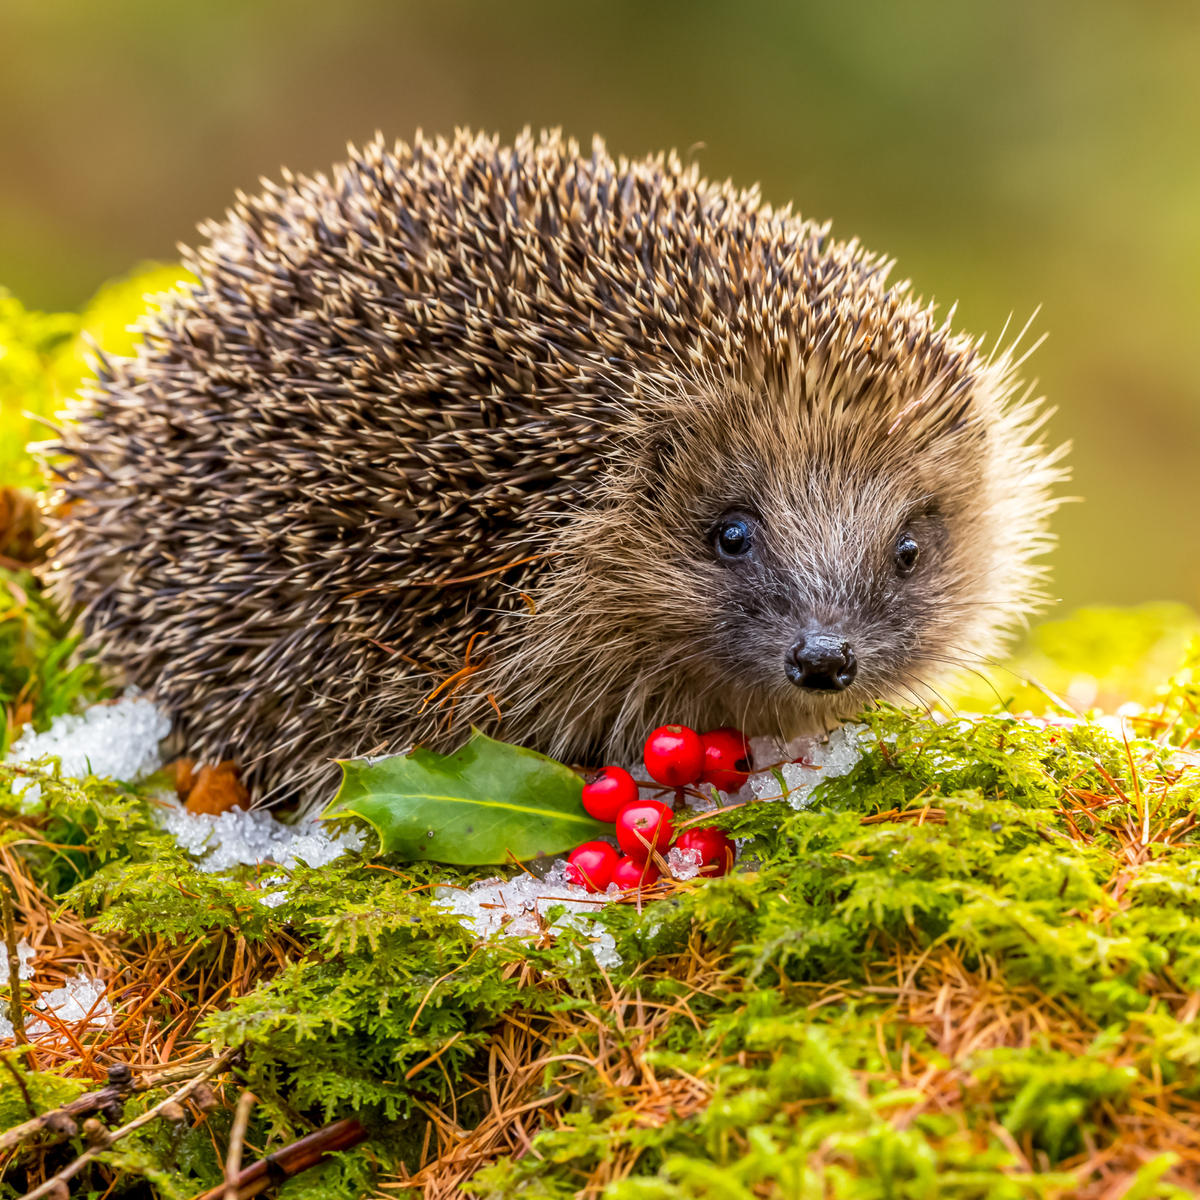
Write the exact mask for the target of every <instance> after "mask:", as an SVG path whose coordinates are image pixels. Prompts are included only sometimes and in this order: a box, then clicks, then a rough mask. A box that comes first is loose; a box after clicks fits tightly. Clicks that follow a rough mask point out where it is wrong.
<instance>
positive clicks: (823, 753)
mask: <svg viewBox="0 0 1200 1200" xmlns="http://www.w3.org/2000/svg"><path fill="white" fill-rule="evenodd" d="M871 740H872V734H871V732H870V730H869V729H867V727H866V726H865V725H843V726H841V728H839V729H835V730H834V731H833V732H832V733H831V734H830V735H829V738H828V740H827V741H819V740H818V739H816V738H799V739H797V740H796V741H794V742H791V743H789V744H788V745H787V746H786V747H784V748H783V755H780V757H783V756H791V757H794V758H798V759H799V760H800V761H798V762H785V763H784V764H783V766H782V767H780V768H779V771H780V774H782V775H783V780H784V785H785V789H784V791H783V792H781V791H780V788H779V780H778V779H777V778H776V777H775V774H774V772H771V771H764V772H762V773H761V774H758V775H752V776H751V778H750V787H751V789H752V790H753V792H754V795H755V797H756V798H757V799H759V800H780V799H785V800H787V802H788V803H789V804H790V805H791V806H792V807H793V808H795V809H801V808H807V807H808V806H809V805H810V804H811V803H812V793H813V789H814V788H815V787H816V786H817V784H819V783H821V782H822V781H823V780H825V779H836V778H837V777H838V776H840V775H848V774H849V773H850V772H851V771H852V770H853V769H854V766H855V764H856V763H857V762H858V760H859V759H860V758H862V756H863V750H864V749H865V748H866V746H867V745H868V744H869V743H870V741H871ZM754 741H755V742H758V741H769V739H758V738H756V739H754ZM751 745H752V747H753V748H754V761H755V763H756V764H757V763H759V762H770V761H772V760H771V758H770V757H769V755H770V754H771V750H770V748H769V747H763V748H762V749H763V752H762V756H761V757H760V751H759V747H758V746H755V745H754V742H752V743H751ZM797 750H798V751H799V753H795V754H794V753H793V752H794V751H797ZM774 761H779V760H778V758H776V759H775V760H774Z"/></svg>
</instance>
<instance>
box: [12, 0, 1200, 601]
mask: <svg viewBox="0 0 1200 1200" xmlns="http://www.w3.org/2000/svg"><path fill="white" fill-rule="evenodd" d="M464 124H465V125H471V126H475V127H481V128H484V129H487V130H491V131H499V132H500V133H501V134H502V135H503V136H504V137H506V138H510V137H512V135H513V134H515V133H516V132H517V131H518V130H519V129H520V128H521V127H522V126H524V125H526V124H530V125H533V126H534V127H539V126H548V125H561V126H562V127H563V128H564V129H565V131H566V132H568V133H569V134H572V135H575V136H577V137H579V138H581V139H589V138H590V137H591V135H592V134H593V133H594V132H599V133H602V134H603V135H604V136H605V137H606V138H607V140H608V143H609V146H610V148H611V149H612V150H613V151H614V152H616V153H619V154H625V155H630V156H632V155H640V154H644V153H647V152H650V151H656V150H659V149H663V148H668V147H677V148H678V149H679V150H680V151H681V153H684V152H685V153H690V154H692V155H696V156H698V157H699V161H700V163H701V166H702V168H703V170H704V172H705V173H707V174H709V175H711V176H718V177H724V176H732V177H733V178H734V179H735V180H736V181H737V182H738V183H740V184H751V183H754V182H755V181H758V182H760V183H761V185H762V188H763V192H764V194H765V196H766V198H767V200H768V201H770V202H771V203H778V204H783V203H786V202H788V201H794V202H795V203H796V205H797V207H798V208H799V209H800V211H801V212H803V213H804V214H805V215H806V216H811V217H817V218H821V219H832V221H833V227H834V232H835V234H837V235H840V236H842V237H851V236H857V237H859V238H861V239H862V240H863V241H864V242H865V243H866V244H867V245H868V246H870V247H872V248H873V249H877V250H879V251H882V252H885V253H887V254H889V255H892V256H895V257H896V258H897V260H898V267H897V269H896V274H895V276H894V277H895V278H904V277H910V278H912V279H913V281H914V283H915V285H916V289H917V291H919V292H920V293H922V294H924V295H926V296H934V297H936V298H937V299H938V301H939V303H942V304H944V305H949V304H950V303H951V302H954V301H957V302H958V318H957V320H958V323H959V324H960V325H961V326H962V327H964V328H967V329H970V330H971V331H973V332H976V333H980V332H983V331H990V332H991V333H992V334H993V335H994V334H998V333H999V332H1000V330H1001V328H1002V327H1003V326H1004V324H1005V322H1006V321H1007V320H1008V318H1009V316H1010V314H1011V315H1012V317H1013V318H1014V322H1015V325H1016V326H1017V327H1020V326H1021V325H1023V324H1024V323H1025V321H1026V320H1027V319H1028V318H1029V317H1030V316H1032V315H1033V314H1034V312H1035V310H1039V306H1040V311H1038V313H1037V316H1036V318H1035V320H1034V323H1033V326H1032V330H1033V336H1032V337H1031V338H1030V341H1032V340H1033V338H1034V337H1036V336H1040V335H1041V334H1043V333H1046V334H1048V335H1049V336H1048V338H1047V340H1046V342H1045V344H1044V345H1043V346H1042V347H1041V348H1040V349H1038V350H1037V352H1036V353H1035V354H1034V355H1033V357H1032V358H1031V360H1030V362H1029V364H1028V367H1027V369H1028V371H1029V373H1030V374H1031V375H1036V376H1037V377H1038V378H1039V380H1040V383H1039V388H1040V390H1042V391H1044V392H1045V393H1046V394H1047V395H1048V396H1049V398H1050V400H1051V402H1052V403H1053V404H1055V405H1057V406H1058V412H1057V414H1056V415H1055V417H1054V418H1053V421H1052V424H1051V436H1052V437H1053V438H1054V439H1056V440H1060V441H1061V440H1066V439H1068V438H1070V439H1072V440H1073V441H1074V444H1075V449H1074V453H1073V455H1072V462H1073V465H1074V471H1075V479H1074V481H1073V483H1072V485H1071V486H1070V488H1069V489H1067V490H1068V491H1070V492H1071V493H1074V494H1077V495H1079V496H1081V497H1083V503H1080V504H1072V505H1069V506H1067V507H1066V508H1064V509H1063V510H1062V511H1061V513H1060V515H1059V516H1058V517H1057V518H1056V521H1055V527H1056V529H1057V532H1058V534H1059V537H1060V547H1059V549H1058V551H1057V552H1056V555H1055V561H1054V583H1053V585H1052V587H1053V594H1054V596H1055V597H1061V598H1062V601H1063V605H1064V608H1070V607H1072V606H1075V605H1078V604H1083V603H1095V602H1103V603H1120V604H1130V603H1137V602H1140V601H1146V600H1171V601H1182V602H1186V603H1188V604H1192V605H1196V604H1197V603H1198V602H1200V520H1198V517H1197V513H1196V507H1197V506H1196V502H1195V498H1196V493H1197V480H1196V470H1195V464H1196V461H1197V455H1198V452H1200V7H1198V6H1196V5H1195V4H1190V3H1182V2H1180V3H1172V2H1168V0H1136V2H1133V0H1131V2H1128V3H1120V2H1118V0H1077V2H1074V3H1071V2H1062V0H1006V2H1004V3H1000V2H996V3H990V2H989V3H985V2H974V0H973V2H971V3H963V2H962V0H911V2H910V0H847V2H845V3H837V4H830V3H827V2H795V0H793V2H790V3H788V2H783V0H738V2H737V3H731V2H726V3H715V2H705V0H669V2H660V0H629V2H620V3H613V2H605V3H601V2H598V0H570V2H552V0H505V2H504V3H497V2H496V0H478V2H477V0H431V2H420V3H405V2H401V0H388V2H384V0H337V2H336V3H330V2H329V0H323V2H321V3H314V2H310V0H286V2H283V0H204V2H203V3H198V2H190V3H189V2H187V0H109V2H108V3H104V4H101V3H97V2H96V0H54V2H53V3H48V2H47V0H0V285H3V286H6V287H7V288H8V289H9V290H10V291H11V293H12V294H13V296H15V297H16V298H17V299H19V300H20V301H21V302H22V303H23V304H24V305H25V306H26V307H28V308H36V309H43V310H47V311H56V310H70V309H79V308H81V307H83V306H84V305H86V303H87V302H88V299H89V297H90V296H91V295H92V294H93V293H94V292H95V291H96V289H97V288H98V287H99V286H100V285H101V284H102V283H103V282H104V281H105V280H108V279H110V278H112V277H114V276H120V275H121V274H123V273H126V272H128V271H129V270H130V269H131V268H132V267H133V266H134V265H135V264H137V263H139V262H141V261H144V260H159V261H167V260H170V259H171V258H173V257H174V256H175V254H176V251H175V245H176V243H177V242H178V241H180V240H185V241H193V240H195V238H196V233H195V225H196V223H197V222H198V221H200V220H202V219H204V218H206V217H210V216H216V215H220V214H221V213H222V212H223V211H224V209H225V207H226V206H227V205H228V203H229V202H230V200H231V198H232V196H233V193H234V191H235V189H237V188H242V189H246V190H249V189H253V188H255V187H256V185H257V180H258V178H259V176H261V175H264V174H266V175H277V173H278V169H279V167H280V165H281V164H285V165H287V166H289V167H291V168H292V169H294V170H297V171H306V172H311V171H316V170H321V169H325V168H327V167H328V166H329V164H330V163H332V162H333V161H336V160H337V159H338V158H339V157H341V155H342V154H343V150H344V146H345V143H346V141H347V140H352V141H355V142H361V141H363V140H365V139H367V138H369V137H370V136H371V135H372V134H373V133H374V131H375V130H376V129H380V130H382V131H383V132H384V133H385V134H387V135H388V136H389V137H397V136H398V137H404V138H410V137H411V136H412V134H413V132H414V130H415V129H417V128H418V127H421V128H423V129H424V130H425V131H426V132H428V133H438V132H441V133H449V132H450V131H452V130H453V128H454V127H455V126H456V125H464ZM1059 611H1062V609H1060V610H1059Z"/></svg>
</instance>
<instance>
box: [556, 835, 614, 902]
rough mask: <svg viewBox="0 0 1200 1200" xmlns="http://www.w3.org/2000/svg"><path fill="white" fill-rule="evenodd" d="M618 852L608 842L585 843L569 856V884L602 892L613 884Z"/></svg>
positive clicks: (567, 871) (567, 873)
mask: <svg viewBox="0 0 1200 1200" xmlns="http://www.w3.org/2000/svg"><path fill="white" fill-rule="evenodd" d="M616 865H617V852H616V851H615V850H614V849H613V848H612V847H611V846H610V845H609V844H608V843H607V842H584V843H583V845H582V846H576V847H575V849H574V850H572V851H571V853H570V854H568V855H567V870H566V875H567V882H568V883H574V884H579V885H581V886H582V887H585V888H587V890H588V891H589V892H602V891H604V889H605V888H606V887H608V885H609V884H610V883H611V882H612V873H613V867H615V866H616Z"/></svg>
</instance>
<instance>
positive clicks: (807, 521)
mask: <svg viewBox="0 0 1200 1200" xmlns="http://www.w3.org/2000/svg"><path fill="white" fill-rule="evenodd" d="M853 487H857V488H858V489H859V490H858V492H857V493H853V492H852V491H851V490H850V489H851V488H853ZM914 491H915V489H913V488H912V486H911V481H908V482H907V483H906V482H905V481H903V480H901V479H889V478H886V477H881V476H876V477H874V478H870V479H860V480H858V481H856V482H853V483H843V484H841V485H840V486H838V487H836V488H835V489H834V492H833V493H832V494H831V496H830V497H829V501H830V502H829V503H824V504H822V503H821V502H819V501H818V502H816V503H814V498H813V496H812V493H811V490H810V492H809V494H808V496H807V499H806V502H804V503H798V502H797V500H796V499H795V498H794V497H788V498H784V499H783V500H782V502H779V501H778V499H777V498H776V502H775V503H772V499H773V498H772V497H771V496H770V494H769V493H768V492H766V490H765V489H764V490H763V492H760V498H759V500H758V502H757V503H756V504H755V505H753V511H751V507H752V506H751V505H750V504H744V505H739V506H738V507H737V508H734V509H730V510H727V511H725V512H723V513H722V514H721V515H720V516H719V517H718V518H717V520H716V521H715V522H713V523H712V525H711V526H710V527H709V528H708V529H707V530H706V537H705V542H706V544H707V546H708V547H709V554H710V562H711V566H713V567H715V568H716V570H715V571H713V570H712V569H711V568H710V567H709V566H708V564H703V565H702V563H701V561H700V560H698V561H697V563H696V566H697V568H699V570H700V571H701V572H702V573H703V580H704V582H703V584H702V585H701V586H703V587H707V588H709V589H711V594H712V596H713V597H714V601H715V603H714V605H713V607H714V609H715V610H716V613H717V614H718V615H717V620H716V623H715V625H714V627H713V629H712V630H711V631H710V632H708V633H707V634H700V635H699V636H700V640H702V641H705V642H707V643H708V644H709V646H710V649H711V653H712V657H713V661H714V662H716V663H720V664H721V666H722V674H724V675H725V676H726V678H727V680H728V684H729V687H730V691H731V694H736V695H737V696H738V698H739V700H740V702H741V704H742V706H743V707H744V708H745V709H746V711H747V712H750V711H755V710H758V711H759V712H761V711H762V710H763V709H764V708H766V709H768V710H769V709H774V710H776V711H777V712H778V714H779V718H778V720H777V721H774V720H770V719H768V720H767V721H766V723H767V724H776V723H778V724H780V725H782V726H783V730H782V731H786V730H788V729H789V728H791V727H792V726H794V725H795V724H796V722H797V720H798V719H802V718H805V717H812V718H816V719H818V720H820V719H822V718H824V717H825V716H826V715H828V716H830V717H834V718H836V717H838V716H844V715H846V714H847V713H849V712H852V711H854V710H855V709H857V708H859V707H861V705H862V704H863V703H864V702H867V701H869V700H872V699H875V698H879V697H892V696H897V695H899V696H904V695H908V696H910V697H911V696H912V695H913V694H914V693H915V694H918V695H919V694H921V692H920V689H922V688H923V687H924V686H925V685H926V683H927V678H928V675H929V673H930V669H931V668H932V667H935V666H937V667H942V666H944V665H945V660H946V659H949V658H953V657H955V656H956V654H955V646H954V630H955V629H957V630H959V631H960V632H961V629H962V624H961V622H954V621H947V620H946V619H945V617H946V615H947V614H948V613H949V612H950V611H951V610H952V609H954V608H955V600H954V594H955V593H956V592H958V591H960V590H961V589H962V587H963V586H964V584H965V580H964V579H963V573H962V570H961V565H962V564H961V563H960V561H959V559H958V558H957V557H956V555H955V553H954V549H955V547H956V546H959V545H962V544H964V543H970V542H971V541H972V540H974V539H973V538H972V536H971V531H970V529H969V528H967V525H968V522H967V521H964V519H963V518H964V515H965V514H963V513H961V512H960V511H957V510H952V511H951V512H950V513H947V512H946V511H944V510H943V508H942V507H940V506H938V504H937V503H936V501H935V500H934V499H932V498H931V497H930V496H929V495H928V494H927V493H923V494H920V495H915V494H914ZM848 522H849V523H850V524H849V525H848V524H847V523H848ZM851 526H852V527H851ZM697 582H698V583H699V582H700V579H699V578H698V580H697ZM698 634H699V631H698ZM932 660H942V661H940V662H937V663H935V662H934V661H932ZM803 723H811V722H803Z"/></svg>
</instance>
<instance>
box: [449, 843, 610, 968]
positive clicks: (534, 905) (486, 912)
mask: <svg viewBox="0 0 1200 1200" xmlns="http://www.w3.org/2000/svg"><path fill="white" fill-rule="evenodd" d="M610 890H613V891H615V890H616V889H610ZM435 894H436V896H437V899H438V900H439V901H441V902H442V903H443V904H445V905H446V906H447V907H448V908H449V909H450V911H451V912H453V913H456V914H457V915H458V916H460V917H462V918H463V922H464V924H466V925H467V926H468V928H470V930H471V932H472V933H473V934H474V935H475V936H476V937H478V938H480V939H487V938H490V937H493V936H494V935H496V934H503V936H504V937H520V938H533V937H537V936H539V935H540V934H541V933H542V932H543V931H544V930H545V929H546V928H555V929H576V930H578V931H579V932H580V933H582V934H584V935H585V936H586V937H588V938H590V939H591V943H592V945H591V949H592V954H593V955H594V956H595V959H596V962H598V963H599V964H600V966H602V967H604V968H605V969H608V968H610V967H616V966H620V964H621V962H622V959H621V956H620V954H618V953H617V943H616V940H615V939H614V938H613V936H612V934H611V933H609V932H608V931H607V930H606V929H605V928H604V927H603V926H602V925H600V924H598V923H597V922H596V921H594V920H591V919H590V916H591V914H593V913H595V912H596V911H598V910H599V909H600V908H601V907H602V906H603V905H605V904H607V903H608V898H607V896H600V895H598V894H596V893H589V892H588V891H587V889H586V888H583V887H579V886H578V885H576V884H573V883H568V882H567V877H566V862H565V861H564V860H562V859H558V860H557V861H556V862H555V863H554V864H553V865H552V866H551V867H550V869H549V870H548V871H547V872H546V874H545V877H544V878H542V879H539V878H537V877H536V876H534V875H526V874H521V875H517V876H516V877H515V878H513V879H508V880H504V879H482V880H480V881H479V882H477V883H474V884H472V885H471V886H470V887H469V888H465V889H463V888H448V887H443V888H438V889H437V892H436V893H435ZM556 905H562V906H563V907H564V908H565V909H566V911H565V912H564V913H562V914H561V915H560V916H559V917H558V918H557V919H556V920H555V921H554V922H553V925H551V923H550V920H549V917H548V915H547V914H548V913H549V911H550V909H551V908H553V907H555V906H556Z"/></svg>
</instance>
